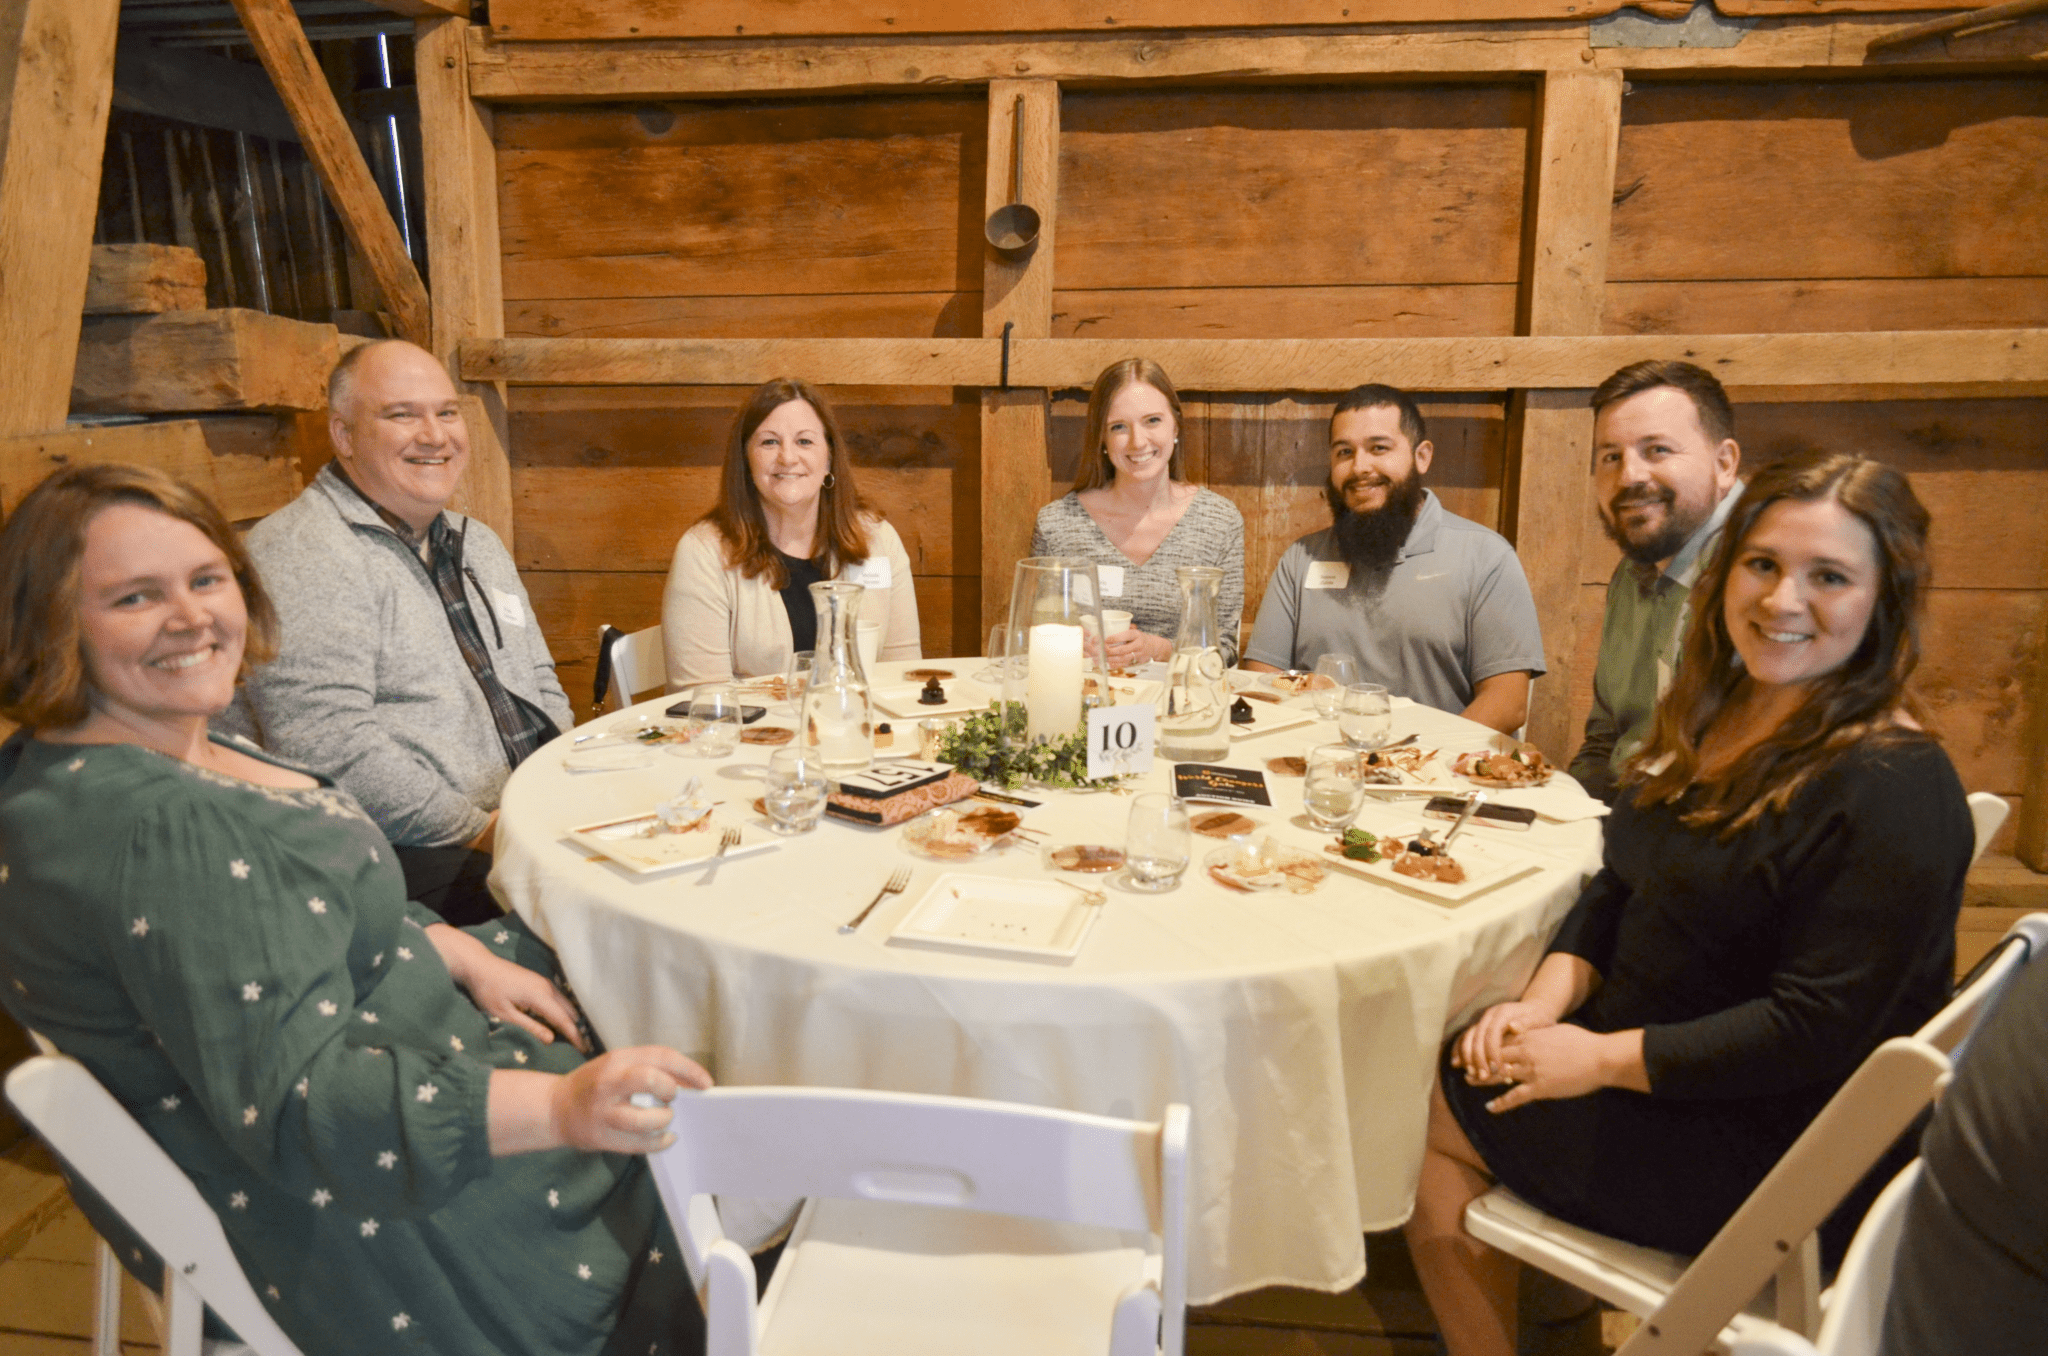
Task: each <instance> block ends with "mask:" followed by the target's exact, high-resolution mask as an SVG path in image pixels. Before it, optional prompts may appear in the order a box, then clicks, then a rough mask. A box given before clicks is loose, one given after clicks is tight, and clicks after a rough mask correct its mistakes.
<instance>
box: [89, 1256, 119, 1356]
mask: <svg viewBox="0 0 2048 1356" xmlns="http://www.w3.org/2000/svg"><path fill="white" fill-rule="evenodd" d="M94 1242H95V1243H96V1244H97V1245H98V1246H96V1247H95V1248H94V1249H93V1260H94V1262H95V1263H96V1264H97V1265H95V1266H94V1268H93V1275H92V1356H121V1262H120V1259H119V1258H117V1257H115V1256H114V1250H113V1249H112V1248H110V1247H108V1246H107V1240H106V1239H104V1238H99V1239H95V1240H94Z"/></svg>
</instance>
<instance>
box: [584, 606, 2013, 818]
mask: <svg viewBox="0 0 2048 1356" xmlns="http://www.w3.org/2000/svg"><path fill="white" fill-rule="evenodd" d="M606 636H611V637H612V642H611V664H610V666H609V669H608V674H609V676H608V679H607V681H606V683H605V690H604V693H603V698H602V704H605V705H609V706H610V708H611V709H612V710H614V711H623V710H625V709H626V708H627V707H629V706H631V705H632V704H633V697H634V695H635V694H637V693H641V692H655V691H659V690H660V689H662V688H663V687H665V686H667V684H668V656H667V653H666V651H664V650H663V648H662V644H661V628H660V627H659V626H650V627H648V628H647V629H646V630H644V631H634V632H632V633H631V634H630V635H629V634H626V633H624V632H619V631H615V630H614V629H613V628H612V627H609V626H600V627H598V628H597V643H598V644H599V645H600V646H602V645H603V644H604V641H605V637H606ZM2001 803H2002V802H2001Z"/></svg>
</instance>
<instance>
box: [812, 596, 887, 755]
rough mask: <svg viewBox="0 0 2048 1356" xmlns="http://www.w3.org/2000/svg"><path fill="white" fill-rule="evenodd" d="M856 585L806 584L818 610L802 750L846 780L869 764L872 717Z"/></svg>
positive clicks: (873, 743) (873, 744)
mask: <svg viewBox="0 0 2048 1356" xmlns="http://www.w3.org/2000/svg"><path fill="white" fill-rule="evenodd" d="M866 592H867V590H866V589H864V588H862V587H861V586H860V585H859V584H849V583H847V582H845V581H844V580H839V579H828V580H824V581H821V582H819V583H816V584H813V585H811V601H812V602H813V603H815V604H816V605H817V608H818V651H817V654H818V657H817V659H816V660H815V661H814V662H813V664H812V668H811V684H810V686H809V687H807V688H805V689H804V697H803V730H804V735H803V738H804V747H806V748H809V749H812V750H815V751H816V752H817V755H818V761H819V763H820V764H821V765H822V766H823V768H824V771H825V775H826V776H827V777H846V776H851V775H852V774H853V773H856V772H859V771H862V770H863V769H865V768H866V767H867V766H868V765H869V764H871V763H873V762H874V761H875V719H874V711H873V709H872V708H871V706H870V705H869V701H868V697H869V693H868V675H867V670H866V669H864V668H862V667H861V662H860V643H859V635H860V632H859V624H860V600H861V595H862V594H864V593H866Z"/></svg>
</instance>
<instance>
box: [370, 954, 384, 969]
mask: <svg viewBox="0 0 2048 1356" xmlns="http://www.w3.org/2000/svg"><path fill="white" fill-rule="evenodd" d="M383 963H384V953H383V952H382V951H379V952H378V953H377V954H376V955H374V956H372V957H370V968H371V969H373V970H374V969H376V968H377V967H378V966H380V965H382V964H383Z"/></svg>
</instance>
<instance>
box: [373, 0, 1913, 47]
mask: <svg viewBox="0 0 2048 1356" xmlns="http://www.w3.org/2000/svg"><path fill="white" fill-rule="evenodd" d="M414 2H415V3H417V0H414ZM1624 2H1625V0H1262V3H1259V4H1256V5H1252V4H1246V3H1245V2H1244V0H1126V2H1125V3H1123V4H1120V5H1118V6H1116V8H1115V10H1114V11H1113V12H1110V13H1105V9H1106V7H1105V6H1102V5H1099V4H1093V3H1089V0H1048V2H1046V3H1039V4H1034V5H1030V6H1024V7H1020V6H1018V5H1016V4H1014V3H1009V2H1008V0H898V3H895V4H892V5H888V6H885V7H877V6H874V5H869V4H853V3H843V2H842V3H832V2H831V0H779V3H778V2H776V0H769V3H763V0H635V3H631V4H619V3H613V0H495V3H493V4H492V6H491V31H492V34H493V36H495V37H499V38H510V39H517V40H520V41H557V42H559V41H602V40H605V39H618V38H723V37H729V36H732V35H735V34H738V35H742V36H747V37H756V38H760V37H790V36H812V35H821V34H832V35H837V34H890V33H999V32H1005V31H1014V32H1056V31H1062V30H1065V31H1076V30H1081V31H1085V30H1089V29H1095V30H1098V31H1099V30H1104V29H1107V30H1110V31H1121V30H1128V29H1134V28H1135V29H1143V28H1169V29H1186V28H1256V27H1260V26H1270V27H1282V26H1286V27H1311V26H1315V25H1331V26H1338V25H1342V26H1346V27H1349V26H1353V25H1359V24H1387V23H1420V22H1428V21H1432V20H1438V21H1440V20H1456V21H1459V22H1463V23H1491V24H1498V23H1509V22H1514V21H1517V20H1530V19H1571V18H1575V19H1577V20H1578V21H1579V22H1580V23H1581V24H1583V23H1584V22H1585V20H1586V19H1588V18H1592V17H1594V16H1596V15H1601V14H1609V13H1612V12H1613V11H1615V10H1616V9H1619V8H1621V7H1622V4H1623V3H1624ZM379 3H382V4H387V5H389V4H391V3H392V0H379ZM1633 3H1635V4H1636V5H1637V7H1638V8H1641V9H1644V10H1647V11H1649V12H1651V13H1653V14H1658V15H1660V16H1663V17H1667V18H1682V17H1684V15H1685V13H1686V11H1687V8H1688V6H1687V5H1686V4H1685V3H1683V0H1633ZM1721 8H1722V9H1723V11H1724V12H1726V13H1730V14H1788V13H1796V14H1811V13H1815V12H1822V13H1827V12H1844V11H1849V12H1859V11H1860V12H1871V11H1874V12H1880V13H1882V12H1898V11H1913V10H1925V9H1933V8H1939V6H1938V5H1937V4H1934V3H1932V2H1931V0H1728V2H1727V3H1726V4H1723V5H1722V6H1721Z"/></svg>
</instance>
